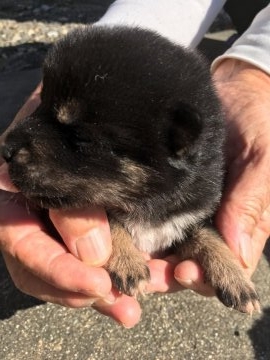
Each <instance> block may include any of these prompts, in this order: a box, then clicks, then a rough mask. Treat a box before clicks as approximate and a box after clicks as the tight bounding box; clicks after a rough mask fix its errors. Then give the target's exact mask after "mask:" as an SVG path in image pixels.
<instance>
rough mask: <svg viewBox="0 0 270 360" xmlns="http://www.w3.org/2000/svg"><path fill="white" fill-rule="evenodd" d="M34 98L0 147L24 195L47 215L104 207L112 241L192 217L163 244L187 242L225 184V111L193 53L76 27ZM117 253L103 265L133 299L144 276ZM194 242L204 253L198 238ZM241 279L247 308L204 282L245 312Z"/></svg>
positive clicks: (142, 34) (159, 41)
mask: <svg viewBox="0 0 270 360" xmlns="http://www.w3.org/2000/svg"><path fill="white" fill-rule="evenodd" d="M41 99H42V103H41V105H40V106H39V108H38V109H37V110H36V111H35V113H34V114H33V115H32V116H30V117H28V118H27V119H26V120H24V121H23V122H21V123H20V124H19V125H17V126H16V127H15V129H14V130H12V131H11V132H10V133H9V134H8V135H7V138H6V143H5V146H4V147H3V150H2V152H3V156H4V157H5V158H6V161H8V162H9V171H10V176H11V179H12V181H13V182H14V184H15V185H16V186H17V187H18V188H19V189H21V191H22V192H23V194H24V195H25V196H26V197H27V198H29V199H31V200H32V201H34V202H36V203H37V204H39V205H41V206H42V207H46V208H49V207H56V208H67V207H68V208H72V207H83V206H87V205H89V204H92V205H100V206H104V207H105V208H106V210H107V212H108V214H109V217H110V220H111V225H112V233H113V234H114V233H115V234H118V235H116V236H113V238H115V237H118V236H119V234H120V233H121V236H122V235H123V238H125V241H124V240H123V243H127V242H126V240H127V239H128V241H129V243H130V244H131V242H132V236H133V225H132V224H140V226H141V227H142V228H144V229H145V228H147V229H148V230H149V229H156V228H158V227H159V226H161V225H162V224H163V223H165V222H168V223H169V222H170V220H171V219H173V218H174V219H175V218H176V217H178V216H181V215H183V214H195V215H194V216H195V217H196V219H197V220H196V221H194V220H192V221H191V222H189V221H187V222H186V224H182V225H181V229H180V230H179V234H178V233H177V231H176V233H177V235H175V236H174V238H172V239H171V242H172V243H173V242H174V243H177V244H180V243H183V242H184V241H185V240H186V241H185V244H189V242H188V241H189V240H188V239H187V234H189V236H190V237H191V239H192V238H193V239H195V238H196V236H195V235H193V234H198V233H200V230H198V229H200V228H201V226H202V224H203V223H204V222H205V221H206V220H207V219H208V218H209V217H211V216H212V215H213V213H214V211H215V209H216V207H217V205H218V203H219V201H220V198H221V189H222V183H223V175H224V161H223V144H224V125H223V120H222V114H221V111H220V105H219V101H218V99H217V96H216V94H215V91H214V89H213V86H212V83H211V79H210V75H209V71H208V67H207V65H206V64H205V61H204V60H203V59H202V58H201V57H200V56H199V55H197V54H195V53H194V52H190V51H188V50H184V49H182V48H181V47H179V46H176V45H174V44H172V43H171V42H169V41H167V40H166V39H163V38H162V37H160V36H158V35H155V34H153V33H151V32H148V31H143V30H139V29H127V28H113V29H106V28H91V27H88V28H84V29H80V30H76V31H74V32H73V33H71V34H70V35H68V36H67V37H66V38H65V39H63V40H62V41H60V42H58V43H57V44H56V45H55V46H54V47H53V48H52V49H51V50H50V51H49V53H48V55H47V57H46V60H45V63H44V77H43V90H42V94H41ZM146 224H147V225H146ZM173 226H174V225H172V227H173ZM121 236H120V237H121ZM130 236H131V237H130ZM215 237H216V241H217V242H220V239H219V236H218V235H217V234H215ZM200 239H201V237H200ZM190 243H191V244H192V241H191V240H190ZM117 244H118V245H116V240H115V241H114V252H113V256H112V258H111V261H110V262H109V263H108V266H107V268H108V270H109V271H110V273H111V274H112V278H113V279H114V280H115V283H116V284H117V285H118V288H119V289H120V290H121V291H124V292H126V293H128V294H132V293H136V291H137V290H138V289H139V288H140V282H141V280H147V279H148V277H149V273H148V270H147V269H146V268H145V263H144V262H142V259H141V257H140V256H139V255H138V254H137V250H136V249H135V248H134V246H133V245H132V244H131V246H130V249H127V248H129V246H124V245H122V246H121V244H120V242H119V241H117ZM197 244H200V249H201V251H199V253H200V252H203V253H205V251H204V250H203V248H204V246H206V247H207V239H204V242H201V241H200V240H199V241H197ZM204 244H205V245H204ZM166 246H167V245H166V243H165V245H164V246H160V245H158V246H157V248H153V251H158V250H161V249H162V248H164V247H166ZM179 246H180V245H177V247H179ZM186 246H188V245H186ZM222 246H223V247H224V248H225V245H222ZM222 246H221V247H222ZM131 247H132V248H133V249H131ZM192 248H196V246H195V247H193V246H190V249H191V250H190V251H186V254H188V257H195V256H193V255H194V252H192ZM180 249H181V246H180ZM226 251H227V252H228V250H227V249H226V250H225V252H226ZM215 252H217V253H218V255H219V258H221V259H222V252H223V250H221V251H220V250H218V251H217V250H213V252H211V251H210V252H209V259H211V257H213V256H215V255H216V254H215ZM197 258H198V259H199V260H200V258H201V257H200V256H199V255H198V256H197ZM227 258H228V256H227V257H226V260H224V261H221V267H222V268H224V269H225V270H224V271H225V273H226V267H227V264H229V263H230V260H228V259H227ZM134 259H135V260H134ZM233 261H234V260H233ZM115 264H117V265H115ZM207 266H208V265H207ZM238 268H239V269H240V266H239V265H238ZM213 271H214V270H213ZM239 272H240V273H241V276H240V277H239V276H238V274H235V275H234V274H232V273H230V275H229V277H233V276H235V278H236V281H237V283H238V282H239V283H240V282H243V285H242V288H244V289H243V291H245V292H246V293H248V294H250V293H252V295H250V296H248V295H247V299H245V301H244V302H243V301H242V302H241V301H239V299H238V301H235V300H231V298H230V299H229V300H228V299H227V297H228V296H227V292H228V293H229V297H230V287H229V285H230V284H228V282H226V284H225V285H224V283H222V284H220V282H214V281H211V279H212V277H213V278H214V276H213V275H211V274H209V275H208V280H209V281H210V282H211V283H212V285H214V286H215V287H216V289H217V291H218V292H219V293H220V292H222V291H226V301H225V296H223V298H224V299H223V298H222V296H219V297H220V298H221V300H222V301H223V302H224V303H226V302H227V305H228V304H229V305H230V306H234V307H235V308H238V309H239V310H242V311H246V308H245V306H246V304H248V303H250V301H252V303H253V304H254V307H256V304H255V300H254V299H253V298H255V295H254V294H255V293H254V291H253V290H252V291H250V288H251V287H252V286H251V285H250V284H249V283H248V281H247V280H245V279H244V280H243V278H244V275H243V273H242V271H241V269H240V270H239ZM220 276H223V275H220ZM220 276H219V275H216V277H220ZM238 277H239V278H238ZM229 283H230V281H229ZM242 288H241V289H242ZM241 291H242V290H241ZM234 295H235V294H234ZM236 295H237V294H236ZM256 301H257V297H256Z"/></svg>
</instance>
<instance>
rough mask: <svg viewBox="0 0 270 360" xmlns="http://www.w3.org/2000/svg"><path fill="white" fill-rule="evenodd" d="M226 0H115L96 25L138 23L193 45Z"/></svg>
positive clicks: (172, 38) (202, 34) (169, 37)
mask: <svg viewBox="0 0 270 360" xmlns="http://www.w3.org/2000/svg"><path fill="white" fill-rule="evenodd" d="M225 1H226V0H116V1H115V2H114V3H113V4H112V5H111V6H110V7H109V9H108V10H107V12H106V14H105V15H104V16H103V17H102V18H101V19H100V20H99V21H98V22H97V23H96V24H97V25H109V26H113V25H126V26H138V27H141V28H144V29H149V30H154V31H156V32H158V33H159V34H160V35H163V36H165V37H167V38H168V39H170V40H171V41H173V42H175V43H178V44H182V45H184V46H190V47H195V46H197V45H198V43H199V42H200V41H201V39H202V38H203V36H204V34H205V33H206V31H207V30H208V28H209V26H210V25H211V24H212V22H213V21H214V19H215V17H216V16H217V14H218V13H219V11H220V10H221V9H222V7H223V5H224V3H225Z"/></svg>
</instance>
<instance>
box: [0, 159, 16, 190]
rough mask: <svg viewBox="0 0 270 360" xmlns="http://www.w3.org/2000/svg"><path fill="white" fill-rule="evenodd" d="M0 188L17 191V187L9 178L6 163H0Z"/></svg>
mask: <svg viewBox="0 0 270 360" xmlns="http://www.w3.org/2000/svg"><path fill="white" fill-rule="evenodd" d="M0 189H1V190H5V191H10V192H18V189H17V188H16V187H15V185H13V184H12V182H11V180H10V177H9V173H8V165H7V164H6V163H4V164H2V165H0Z"/></svg>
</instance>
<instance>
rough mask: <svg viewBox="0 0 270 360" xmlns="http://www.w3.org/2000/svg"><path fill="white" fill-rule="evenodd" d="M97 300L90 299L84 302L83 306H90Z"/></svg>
mask: <svg viewBox="0 0 270 360" xmlns="http://www.w3.org/2000/svg"><path fill="white" fill-rule="evenodd" d="M98 300H99V298H91V299H89V300H87V301H86V302H85V306H92V305H93V304H94V303H95V302H96V301H98Z"/></svg>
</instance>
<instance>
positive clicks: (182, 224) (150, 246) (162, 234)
mask: <svg viewBox="0 0 270 360" xmlns="http://www.w3.org/2000/svg"><path fill="white" fill-rule="evenodd" d="M202 218H203V214H202V213H200V212H193V213H183V214H180V215H175V216H171V217H170V218H168V219H167V220H166V221H163V222H160V223H158V224H154V225H153V224H151V222H144V221H136V220H133V219H128V220H126V221H125V222H124V227H125V228H126V230H127V231H128V232H129V234H130V235H131V237H132V241H133V244H134V245H135V246H136V247H137V248H138V249H139V250H141V251H144V252H147V253H149V254H153V253H156V252H158V251H162V250H165V249H167V248H169V247H170V246H171V245H172V244H173V243H174V242H179V241H182V240H183V239H184V237H185V235H186V231H187V229H188V228H189V227H190V226H194V225H195V224H196V223H198V222H199V221H200V220H201V219H202Z"/></svg>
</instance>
